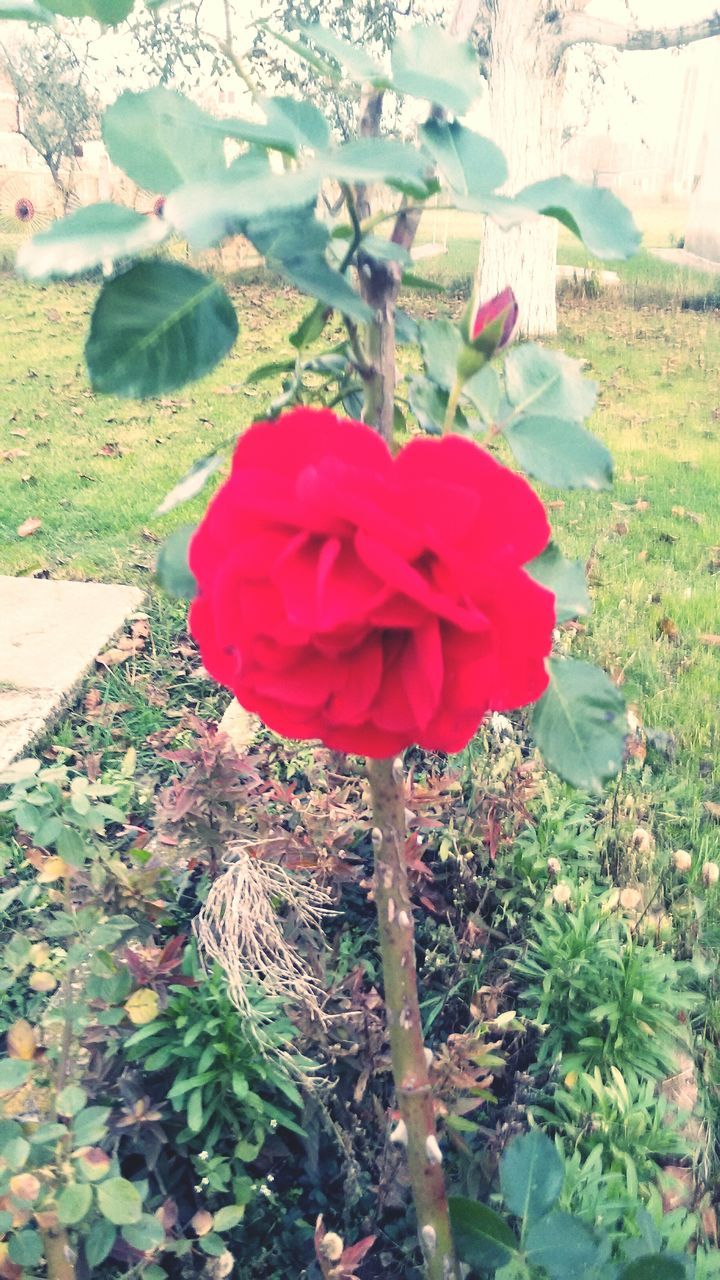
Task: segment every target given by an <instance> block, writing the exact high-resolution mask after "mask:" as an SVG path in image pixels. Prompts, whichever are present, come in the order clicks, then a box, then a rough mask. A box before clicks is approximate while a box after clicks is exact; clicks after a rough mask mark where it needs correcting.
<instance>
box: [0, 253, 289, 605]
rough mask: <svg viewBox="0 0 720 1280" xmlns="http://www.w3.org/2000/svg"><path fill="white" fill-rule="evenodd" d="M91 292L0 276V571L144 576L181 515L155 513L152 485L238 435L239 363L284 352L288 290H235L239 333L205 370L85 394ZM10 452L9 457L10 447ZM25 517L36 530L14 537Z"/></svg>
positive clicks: (162, 488)
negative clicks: (183, 384) (153, 397)
mask: <svg viewBox="0 0 720 1280" xmlns="http://www.w3.org/2000/svg"><path fill="white" fill-rule="evenodd" d="M96 292H97V289H96V287H95V286H92V285H85V284H78V285H72V286H71V285H64V286H48V287H46V288H39V287H33V286H30V285H26V284H23V283H20V282H18V281H17V280H14V279H13V278H12V277H11V276H0V321H1V322H2V324H3V326H4V328H5V331H6V332H7V333H8V334H12V339H11V340H8V341H6V342H5V343H4V344H3V350H2V352H1V353H0V548H1V550H0V568H1V569H2V571H3V572H5V573H11V574H27V573H37V572H40V571H43V570H48V571H49V572H50V573H51V574H52V576H53V577H69V578H93V579H95V578H104V579H110V580H118V581H120V580H122V581H127V580H128V579H131V580H136V581H137V580H139V581H143V580H144V579H146V578H147V576H148V570H149V567H150V565H151V563H152V561H153V558H154V542H155V540H156V538H157V537H161V536H163V535H164V533H165V532H166V531H167V530H170V529H171V528H172V527H173V525H174V524H176V523H178V522H179V520H182V519H186V518H187V514H186V509H184V510H183V511H182V512H181V513H180V515H179V516H175V517H167V518H166V519H165V520H161V521H158V520H155V519H154V517H153V511H154V510H155V508H156V507H157V505H158V503H159V502H160V500H161V499H162V497H163V496H164V494H165V493H166V492H167V491H168V490H169V489H170V488H172V486H173V484H174V483H175V481H176V480H177V479H178V478H179V477H180V476H181V475H182V474H183V473H184V472H185V470H186V469H187V468H188V467H189V466H190V464H191V463H192V462H193V461H194V460H195V459H196V458H197V457H199V456H201V455H202V454H204V453H207V452H209V451H211V450H212V449H213V447H214V446H216V445H217V444H218V443H219V442H220V441H221V440H223V439H225V438H226V437H228V436H231V435H235V434H237V433H238V432H239V431H240V430H242V428H243V427H245V426H246V425H247V424H248V423H249V422H251V421H252V418H253V416H255V415H257V414H258V413H259V412H260V411H261V409H262V404H263V395H264V392H263V390H262V389H258V388H253V387H244V386H243V382H244V379H245V377H246V375H247V373H248V372H249V371H250V369H251V368H252V367H253V366H254V365H255V364H257V363H260V362H261V361H264V360H271V359H272V358H273V357H274V356H275V355H276V354H278V353H279V352H281V351H284V349H285V348H284V343H283V335H284V334H285V333H286V332H287V331H288V329H289V328H291V327H292V325H293V322H294V320H296V319H297V318H298V317H299V316H300V314H301V311H302V306H303V303H302V301H301V300H299V299H298V297H297V295H295V294H291V293H290V292H289V291H288V292H287V293H285V292H283V291H282V290H277V291H276V290H272V291H269V290H267V289H263V288H260V287H258V286H257V285H251V286H246V287H245V288H243V289H242V291H240V290H238V289H236V290H235V291H234V292H235V294H236V301H237V302H238V305H239V311H240V315H241V325H242V336H241V341H240V342H239V343H238V345H237V347H236V349H235V351H234V352H233V354H232V355H231V356H230V357H229V358H228V359H227V360H226V361H225V362H224V364H223V365H222V366H221V368H220V369H218V370H216V371H215V372H214V373H213V374H211V375H210V376H209V377H208V378H206V379H204V380H203V381H202V382H200V383H196V384H194V385H193V386H191V387H189V388H186V389H184V390H183V392H182V393H181V394H180V395H178V396H175V397H167V398H166V399H162V400H159V401H153V402H146V403H135V402H131V401H127V400H119V399H116V398H113V397H102V396H101V397H96V396H94V395H93V394H92V393H91V391H90V389H89V387H88V382H87V376H86V373H85V370H84V366H83V356H82V349H83V342H84V337H85V331H86V329H87V325H88V315H89V311H90V308H91V306H92V301H93V298H94V297H95V295H96ZM8 455H9V456H8ZM28 517H36V518H38V519H39V520H41V521H42V528H41V529H40V530H39V531H38V532H37V533H35V534H33V535H32V536H31V537H28V538H25V539H22V538H19V537H18V536H17V534H16V529H17V527H18V526H19V525H20V524H21V523H22V522H23V521H24V520H26V519H27V518H28Z"/></svg>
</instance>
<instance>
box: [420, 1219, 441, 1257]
mask: <svg viewBox="0 0 720 1280" xmlns="http://www.w3.org/2000/svg"><path fill="white" fill-rule="evenodd" d="M420 1239H421V1240H422V1246H423V1249H424V1250H425V1252H426V1253H427V1254H428V1255H429V1257H432V1256H433V1254H434V1252H435V1250H436V1249H437V1231H436V1230H435V1228H434V1227H433V1226H432V1225H431V1223H429V1222H426V1223H425V1226H424V1227H423V1228H422V1230H421V1232H420Z"/></svg>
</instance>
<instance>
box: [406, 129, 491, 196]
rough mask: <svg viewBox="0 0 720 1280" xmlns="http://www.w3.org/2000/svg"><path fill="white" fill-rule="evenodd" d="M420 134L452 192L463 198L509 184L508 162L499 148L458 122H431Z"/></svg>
mask: <svg viewBox="0 0 720 1280" xmlns="http://www.w3.org/2000/svg"><path fill="white" fill-rule="evenodd" d="M420 135H421V137H422V140H423V142H424V144H425V146H426V148H427V150H428V151H429V152H430V155H431V156H432V158H433V160H434V161H435V162H436V164H437V166H438V168H439V169H440V171H441V172H442V173H443V174H444V175H445V177H446V179H447V181H448V183H449V184H450V186H451V187H452V189H453V191H455V192H458V193H459V194H460V195H464V196H466V195H471V194H476V193H484V192H489V191H494V190H495V188H496V187H501V186H502V184H503V183H504V182H506V181H507V176H508V167H507V161H506V160H505V156H504V155H503V153H502V151H501V150H500V148H499V147H496V146H495V143H494V142H491V141H490V139H489V138H483V137H482V135H481V134H479V133H473V131H472V129H466V128H465V126H464V125H462V124H459V123H458V121H457V120H453V121H452V122H448V121H447V120H435V119H430V120H428V121H427V122H426V124H424V125H422V127H421V129H420Z"/></svg>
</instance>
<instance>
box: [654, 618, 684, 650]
mask: <svg viewBox="0 0 720 1280" xmlns="http://www.w3.org/2000/svg"><path fill="white" fill-rule="evenodd" d="M657 633H658V636H659V637H662V636H665V637H666V639H668V640H670V641H671V642H672V644H677V643H678V641H679V640H680V632H679V630H678V626H677V623H676V622H673V620H672V618H661V619H660V621H659V622H658V624H657Z"/></svg>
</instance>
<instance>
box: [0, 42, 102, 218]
mask: <svg viewBox="0 0 720 1280" xmlns="http://www.w3.org/2000/svg"><path fill="white" fill-rule="evenodd" d="M87 60H88V58H87V50H85V52H84V53H82V54H81V53H78V52H77V51H76V49H75V48H73V47H72V46H71V45H70V44H69V43H68V42H67V41H66V40H65V39H64V37H63V36H62V35H61V34H59V33H58V32H55V31H52V32H43V33H40V32H37V33H34V34H33V35H32V36H29V37H28V38H27V39H26V40H24V41H23V42H22V43H19V44H17V45H14V46H13V47H12V48H6V47H5V46H4V45H0V68H2V70H3V71H4V73H5V75H6V76H7V77H8V79H9V80H10V82H11V84H12V86H13V88H14V90H15V93H16V95H17V100H18V132H19V133H20V135H21V136H22V137H23V138H25V140H26V141H27V142H29V144H30V146H31V147H32V148H33V150H34V151H36V152H37V154H38V155H39V156H40V157H41V158H42V159H43V160H44V161H45V164H46V165H47V167H48V170H49V171H50V175H51V177H52V180H53V183H54V184H55V187H56V188H57V190H58V192H59V193H60V196H61V198H62V203H63V208H64V209H66V208H67V205H68V201H69V199H70V195H71V184H70V183H69V182H68V167H69V166H71V165H72V162H73V161H74V159H75V158H76V156H78V155H79V154H80V149H81V147H82V143H83V142H86V141H88V140H89V139H90V138H93V137H96V136H97V129H98V114H99V100H98V98H97V95H96V94H95V92H94V90H93V89H92V88H91V86H90V83H89V80H88V76H87Z"/></svg>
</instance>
